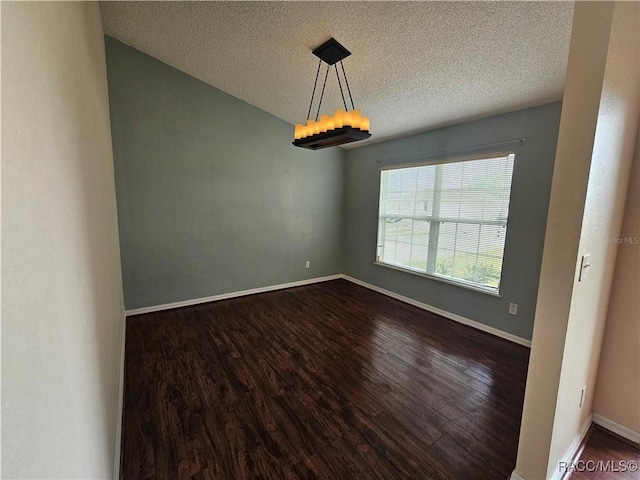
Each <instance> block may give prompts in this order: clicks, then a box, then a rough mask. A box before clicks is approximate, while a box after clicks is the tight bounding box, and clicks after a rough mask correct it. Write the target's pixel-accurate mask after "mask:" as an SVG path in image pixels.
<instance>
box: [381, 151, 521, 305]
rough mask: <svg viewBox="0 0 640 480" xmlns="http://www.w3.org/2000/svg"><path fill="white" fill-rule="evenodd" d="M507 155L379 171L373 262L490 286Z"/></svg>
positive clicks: (506, 189)
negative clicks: (375, 240)
mask: <svg viewBox="0 0 640 480" xmlns="http://www.w3.org/2000/svg"><path fill="white" fill-rule="evenodd" d="M513 163H514V155H513V154H504V155H501V156H495V157H491V158H477V159H472V160H464V161H455V162H449V163H439V164H432V165H425V166H419V167H409V168H395V169H392V170H383V171H382V172H381V184H380V209H379V214H380V215H379V227H378V254H377V261H378V262H379V263H383V264H388V265H393V266H395V267H399V268H402V269H407V270H410V271H414V272H419V273H424V274H428V275H435V276H439V277H443V278H445V279H447V280H449V281H454V282H459V283H463V284H467V285H471V286H475V287H478V288H481V289H484V290H488V291H492V292H496V293H497V291H498V289H499V286H500V275H501V272H502V257H503V253H504V244H505V236H506V230H507V217H508V214H509V196H510V193H511V177H512V174H513Z"/></svg>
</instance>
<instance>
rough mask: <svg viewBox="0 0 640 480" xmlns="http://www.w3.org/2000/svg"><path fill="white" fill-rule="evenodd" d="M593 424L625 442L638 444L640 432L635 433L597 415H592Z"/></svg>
mask: <svg viewBox="0 0 640 480" xmlns="http://www.w3.org/2000/svg"><path fill="white" fill-rule="evenodd" d="M593 423H595V424H596V425H600V426H601V427H602V428H606V429H607V430H609V431H610V432H613V433H615V434H617V435H620V436H621V437H624V438H626V439H627V440H630V441H632V442H633V443H640V432H636V431H635V430H632V429H630V428H628V427H625V426H624V425H620V424H619V423H616V422H614V421H613V420H610V419H608V418H607V417H603V416H602V415H599V414H597V413H594V414H593Z"/></svg>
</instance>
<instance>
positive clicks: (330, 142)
mask: <svg viewBox="0 0 640 480" xmlns="http://www.w3.org/2000/svg"><path fill="white" fill-rule="evenodd" d="M313 54H314V55H315V56H316V57H318V58H319V59H320V60H319V61H318V70H317V71H316V81H315V82H314V84H313V93H312V94H311V102H310V103H309V111H308V112H307V123H306V124H305V125H302V124H297V125H296V126H295V131H294V138H295V140H294V141H293V145H295V146H296V147H302V148H308V149H311V150H319V149H321V148H326V147H335V146H337V145H343V144H345V143H350V142H357V141H358V140H365V139H367V138H369V137H370V136H371V134H370V133H369V119H368V118H367V117H363V116H362V112H361V111H360V110H359V109H356V108H355V105H354V104H353V97H352V96H351V89H350V88H349V81H348V80H347V73H346V72H345V70H344V65H343V64H342V60H343V59H345V58H347V57H348V56H349V55H351V52H350V51H349V50H347V49H346V48H344V47H343V46H342V45H341V44H340V43H339V42H338V41H337V40H336V39H335V38H331V39H329V40H327V41H326V42H324V43H323V44H322V45H320V46H319V47H318V48H316V49H315V50H313ZM322 62H324V63H326V64H327V69H326V71H325V74H324V82H323V84H322V93H321V94H320V101H319V102H318V108H317V110H316V115H315V120H314V119H312V118H311V107H312V106H313V100H314V97H315V94H316V87H317V86H318V76H319V75H320V67H321V66H322ZM338 62H340V69H341V70H342V76H343V79H344V84H345V87H346V90H347V93H348V94H349V100H350V102H351V110H349V108H348V106H347V102H346V100H345V97H344V90H343V88H342V80H341V79H340V73H339V71H338ZM332 66H333V67H334V70H335V72H336V78H337V79H338V85H339V86H340V94H341V95H342V103H343V104H344V110H336V111H335V112H334V114H333V115H320V107H321V106H322V99H323V97H324V90H325V87H326V86H327V77H328V76H329V70H331V67H332Z"/></svg>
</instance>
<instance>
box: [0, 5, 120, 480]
mask: <svg viewBox="0 0 640 480" xmlns="http://www.w3.org/2000/svg"><path fill="white" fill-rule="evenodd" d="M2 233H3V236H2V267H3V268H2V290H3V291H2V294H3V295H2V439H3V442H2V474H3V478H31V479H33V478H47V479H50V478H78V479H79V478H82V479H89V478H109V477H112V476H113V474H114V472H113V470H114V457H115V450H116V444H117V441H116V429H117V423H118V421H117V410H118V394H119V392H118V385H119V373H120V357H121V348H122V332H123V330H122V329H123V326H124V324H123V320H122V318H123V306H122V281H121V273H120V259H119V251H118V232H117V221H116V204H115V189H114V179H113V160H112V152H111V134H110V129H109V112H108V103H107V84H106V72H105V55H104V41H103V33H102V27H101V22H100V14H99V10H98V5H97V3H88V2H77V3H76V2H69V3H57V2H54V3H48V2H43V3H35V2H34V3H30V2H28V3H8V2H3V3H2Z"/></svg>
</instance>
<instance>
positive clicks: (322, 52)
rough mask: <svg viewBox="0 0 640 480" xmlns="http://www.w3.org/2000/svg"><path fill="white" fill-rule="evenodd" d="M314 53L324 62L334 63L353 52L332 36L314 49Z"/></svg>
mask: <svg viewBox="0 0 640 480" xmlns="http://www.w3.org/2000/svg"><path fill="white" fill-rule="evenodd" d="M313 54H314V55H315V56H316V57H318V58H319V59H320V60H322V61H323V62H325V63H327V64H329V65H333V64H334V63H338V62H339V61H340V60H342V59H344V58H347V57H348V56H349V55H351V52H350V51H349V50H347V49H346V48H344V47H343V46H342V45H341V44H340V42H338V41H337V40H336V39H335V38H333V37H331V38H330V39H329V40H327V41H326V42H324V43H323V44H322V45H320V46H319V47H317V48H315V49H314V50H313Z"/></svg>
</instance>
